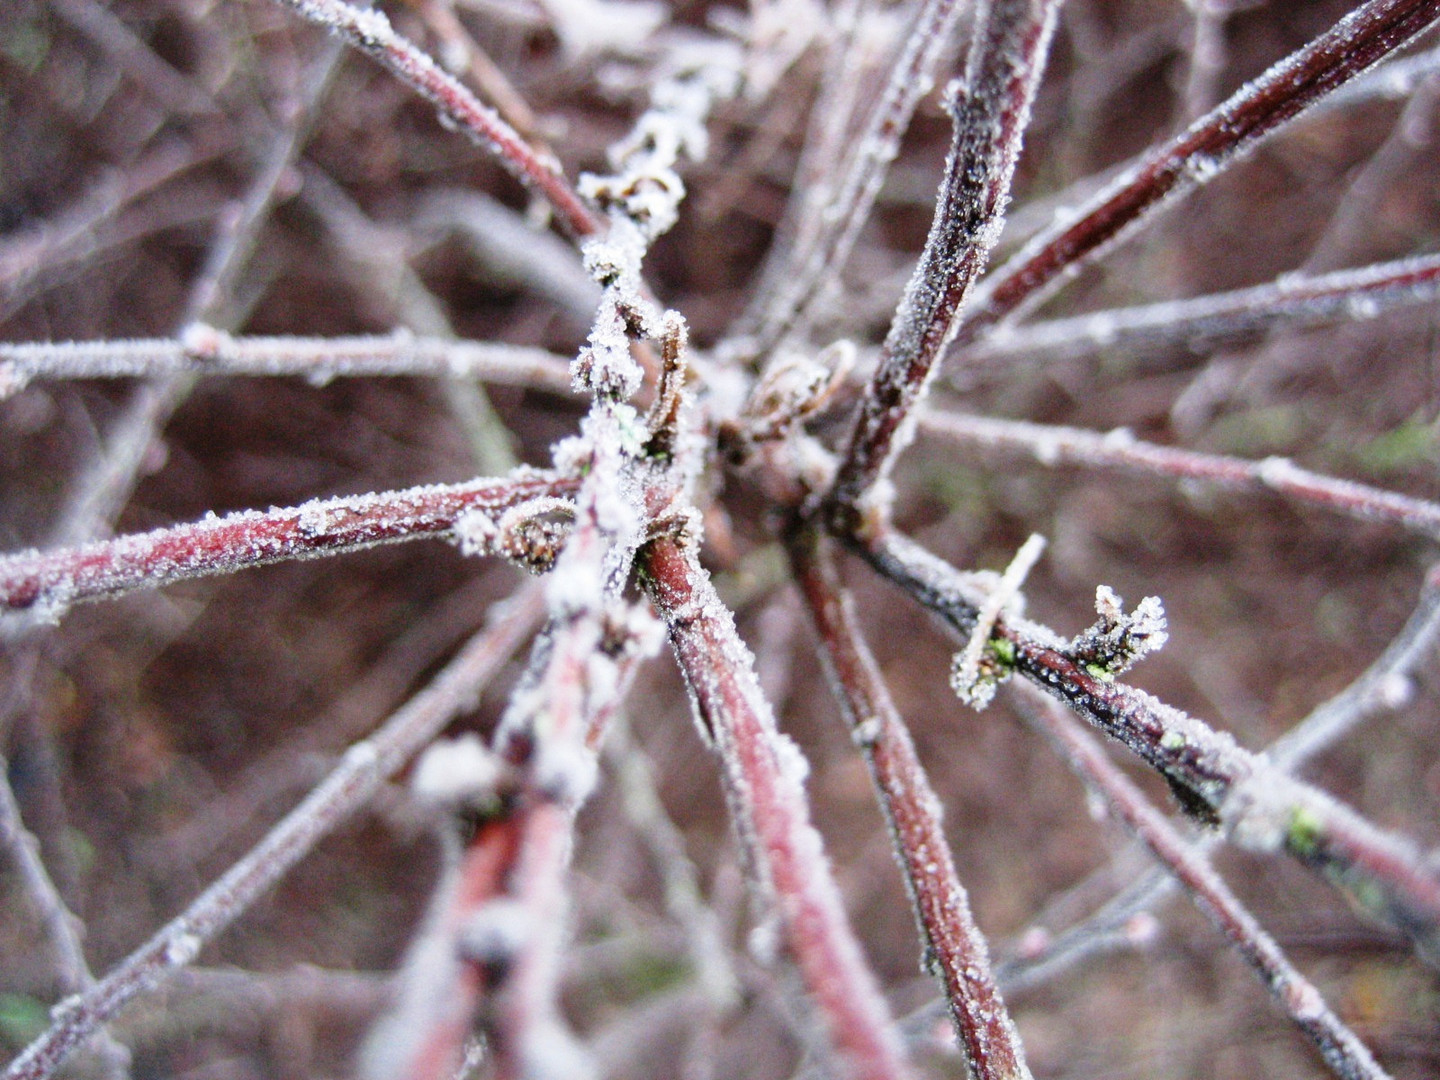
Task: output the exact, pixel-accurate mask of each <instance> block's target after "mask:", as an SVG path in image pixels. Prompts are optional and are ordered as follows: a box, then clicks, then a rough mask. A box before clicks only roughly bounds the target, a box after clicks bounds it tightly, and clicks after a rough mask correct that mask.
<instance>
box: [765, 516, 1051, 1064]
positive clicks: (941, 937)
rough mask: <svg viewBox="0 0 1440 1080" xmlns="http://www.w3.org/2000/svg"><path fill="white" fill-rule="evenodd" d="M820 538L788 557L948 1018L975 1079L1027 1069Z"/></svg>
mask: <svg viewBox="0 0 1440 1080" xmlns="http://www.w3.org/2000/svg"><path fill="white" fill-rule="evenodd" d="M823 543H824V541H822V540H821V538H820V537H819V536H817V535H815V534H813V533H811V534H808V535H803V536H800V537H797V538H796V539H795V540H793V541H792V542H791V544H790V560H791V565H792V567H793V568H794V572H795V580H796V582H797V583H798V584H799V586H800V591H801V592H802V593H803V594H804V597H805V601H806V603H807V605H808V606H809V609H810V615H811V618H812V619H813V620H814V623H815V629H816V632H817V634H818V635H819V638H820V642H821V645H822V647H823V649H824V658H825V661H826V669H827V672H828V674H829V676H830V682H831V685H832V686H833V687H834V689H835V694H836V697H837V698H838V699H839V701H840V703H841V706H842V708H843V709H844V710H845V713H846V717H847V719H848V720H849V721H850V725H851V733H852V736H853V737H854V739H855V741H856V743H858V744H859V746H860V749H861V751H862V752H863V753H864V755H865V761H866V764H868V765H869V767H870V776H871V779H872V780H873V781H874V782H875V788H876V795H877V797H878V798H879V800H880V804H881V807H882V808H883V809H884V811H885V816H886V818H887V819H888V820H889V822H890V830H891V835H892V837H893V839H894V843H895V852H896V855H897V856H898V857H899V860H900V864H901V867H902V868H903V870H904V873H905V882H906V885H907V887H908V890H909V893H910V902H911V904H912V906H913V907H914V910H915V917H916V921H917V922H918V923H919V925H920V933H921V938H922V941H923V943H924V949H925V953H924V955H925V959H926V963H927V966H928V967H929V968H930V970H931V971H932V972H933V973H934V974H935V975H936V977H937V978H939V980H940V982H941V984H942V985H943V986H944V989H945V996H946V998H947V1000H948V1001H949V1005H950V1017H951V1020H952V1021H953V1023H954V1025H955V1031H956V1034H957V1035H958V1036H959V1039H960V1045H961V1046H963V1047H964V1048H965V1050H966V1053H967V1055H968V1057H969V1060H970V1064H971V1067H972V1069H973V1070H974V1074H975V1076H976V1077H977V1080H1002V1078H1004V1080H1015V1078H1024V1077H1029V1075H1030V1070H1029V1069H1028V1068H1027V1067H1026V1064H1025V1054H1024V1048H1023V1047H1022V1046H1021V1044H1020V1038H1019V1035H1018V1034H1017V1033H1016V1031H1015V1026H1014V1024H1013V1023H1012V1022H1011V1020H1010V1014H1009V1012H1008V1011H1007V1010H1006V1008H1005V1003H1004V1001H1003V1000H1002V999H1001V997H1000V992H999V990H998V989H997V988H996V986H995V979H994V976H993V975H992V973H991V968H990V956H989V949H988V948H987V946H986V943H985V937H984V935H983V934H982V933H981V931H980V928H979V926H977V925H976V923H975V919H974V916H973V915H972V914H971V912H970V900H969V897H968V896H967V895H966V892H965V887H964V886H963V885H962V884H961V883H960V879H959V876H958V875H957V874H956V872H955V863H954V858H953V857H952V855H951V852H950V845H949V844H948V843H947V842H946V840H945V832H944V829H943V827H942V825H941V819H940V811H939V806H940V804H939V800H938V799H937V798H936V795H935V792H934V789H933V788H931V786H930V781H929V779H928V778H927V777H926V775H925V770H924V768H923V767H922V766H921V764H920V759H919V757H918V756H917V754H916V753H915V744H914V743H913V742H912V741H911V739H910V733H909V731H908V730H907V729H906V727H905V722H904V721H903V720H902V719H901V717H900V713H899V710H897V709H896V707H895V703H894V701H893V700H892V699H891V697H890V693H889V691H888V690H887V689H886V687H885V683H884V681H883V680H882V679H881V677H880V671H879V667H878V665H877V664H876V663H875V658H874V657H873V656H872V655H871V653H870V650H869V648H868V647H867V646H866V644H865V641H864V638H862V637H861V635H860V630H859V626H858V625H857V624H856V621H855V614H854V610H853V608H852V605H851V601H850V596H849V594H848V593H847V592H845V591H844V589H843V587H842V586H841V584H840V580H839V574H838V573H837V571H836V568H835V564H834V559H833V558H832V557H831V555H830V553H829V551H827V550H825V548H824V547H822V544H823Z"/></svg>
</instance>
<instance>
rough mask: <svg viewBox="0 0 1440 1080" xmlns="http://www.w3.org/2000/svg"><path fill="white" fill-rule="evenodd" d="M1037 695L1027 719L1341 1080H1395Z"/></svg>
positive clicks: (1056, 709) (1178, 839) (1110, 765)
mask: <svg viewBox="0 0 1440 1080" xmlns="http://www.w3.org/2000/svg"><path fill="white" fill-rule="evenodd" d="M1034 694H1035V696H1036V697H1037V698H1038V699H1039V700H1038V701H1036V702H1033V703H1027V707H1026V708H1025V709H1024V712H1025V715H1026V716H1027V718H1028V719H1029V720H1030V721H1031V723H1033V724H1034V725H1035V726H1037V727H1038V728H1040V730H1042V731H1043V732H1044V733H1045V734H1046V735H1048V736H1049V737H1050V739H1051V741H1052V742H1053V743H1054V744H1055V745H1056V746H1057V747H1058V748H1059V750H1060V752H1061V755H1062V756H1063V757H1064V758H1065V760H1066V762H1067V763H1068V764H1069V765H1070V767H1071V768H1073V769H1074V770H1075V771H1076V772H1077V773H1078V774H1079V775H1080V776H1081V778H1082V779H1083V780H1084V781H1085V782H1086V784H1087V785H1088V786H1089V787H1091V788H1092V789H1093V790H1095V791H1097V792H1099V793H1100V794H1101V795H1103V797H1104V798H1105V801H1106V802H1107V803H1108V804H1109V806H1110V809H1111V811H1112V812H1113V813H1114V814H1115V815H1116V816H1117V817H1118V818H1119V819H1120V820H1121V821H1122V822H1123V823H1124V824H1125V826H1126V827H1127V828H1128V829H1129V830H1130V831H1131V832H1132V833H1133V834H1134V835H1135V836H1137V837H1138V838H1139V839H1140V840H1141V841H1143V842H1144V844H1145V846H1146V847H1148V848H1149V849H1150V851H1151V853H1152V854H1154V856H1155V857H1156V858H1157V859H1159V860H1160V861H1161V862H1162V863H1164V864H1165V866H1166V868H1167V869H1168V870H1169V872H1170V873H1171V874H1173V875H1174V876H1175V877H1176V878H1177V879H1178V880H1179V881H1180V883H1181V884H1182V885H1183V886H1184V887H1185V888H1186V889H1187V890H1189V892H1190V894H1191V895H1192V896H1193V897H1194V899H1195V901H1196V904H1197V905H1198V906H1199V908H1200V910H1201V911H1203V912H1204V913H1205V914H1206V915H1207V916H1208V917H1209V918H1210V920H1211V922H1213V923H1214V924H1215V926H1216V927H1217V928H1218V929H1219V930H1220V931H1221V933H1223V934H1224V935H1225V936H1226V937H1227V938H1229V940H1230V943H1231V944H1232V945H1233V946H1234V947H1235V949H1236V951H1237V952H1239V953H1240V955H1241V956H1242V957H1244V959H1245V960H1246V961H1247V962H1248V963H1249V964H1250V965H1251V967H1253V968H1254V969H1255V970H1256V972H1257V973H1258V974H1259V975H1260V978H1261V979H1262V981H1263V982H1264V983H1265V986H1266V988H1267V989H1268V990H1269V991H1270V996H1271V997H1272V998H1274V999H1275V1002H1276V1004H1278V1005H1279V1006H1280V1007H1281V1008H1282V1009H1283V1010H1284V1011H1285V1013H1286V1014H1287V1015H1288V1016H1289V1017H1290V1019H1291V1020H1293V1021H1294V1022H1295V1024H1296V1025H1297V1026H1298V1027H1299V1028H1300V1030H1302V1031H1303V1032H1305V1034H1306V1035H1307V1036H1309V1037H1310V1039H1311V1040H1312V1041H1313V1042H1314V1043H1315V1045H1316V1046H1317V1047H1319V1049H1320V1054H1321V1056H1322V1057H1324V1059H1325V1062H1326V1064H1328V1065H1329V1066H1330V1068H1331V1069H1332V1070H1333V1071H1334V1072H1335V1075H1336V1076H1339V1077H1341V1078H1342V1080H1382V1078H1384V1077H1386V1076H1388V1074H1387V1073H1386V1072H1385V1070H1383V1069H1382V1068H1380V1066H1379V1065H1378V1064H1376V1062H1375V1059H1374V1057H1372V1056H1371V1054H1370V1051H1369V1050H1368V1049H1366V1047H1365V1045H1364V1044H1363V1043H1361V1042H1360V1040H1359V1039H1358V1038H1357V1037H1356V1036H1355V1033H1354V1032H1353V1031H1351V1030H1350V1029H1349V1028H1348V1027H1346V1026H1345V1024H1344V1022H1343V1021H1341V1019H1340V1018H1339V1017H1338V1016H1336V1015H1335V1013H1334V1012H1332V1011H1331V1009H1330V1007H1329V1006H1328V1005H1326V1004H1325V999H1324V998H1322V997H1321V996H1320V991H1319V990H1317V989H1316V988H1315V986H1314V984H1313V983H1311V982H1310V981H1309V980H1308V979H1306V978H1305V976H1304V975H1302V974H1301V973H1300V971H1299V970H1298V969H1296V967H1295V966H1294V965H1293V964H1291V963H1290V960H1289V959H1288V958H1287V957H1286V956H1285V954H1284V952H1282V951H1281V949H1280V947H1279V946H1278V945H1277V944H1276V943H1275V940H1274V939H1273V938H1272V937H1271V936H1270V935H1269V934H1267V933H1266V932H1265V930H1264V928H1263V927H1261V925H1260V924H1259V923H1258V922H1257V921H1256V920H1255V917H1254V916H1253V915H1251V914H1250V912H1249V911H1248V910H1247V909H1246V908H1245V906H1244V905H1243V904H1242V903H1241V902H1240V900H1239V899H1238V898H1237V897H1236V896H1235V894H1234V893H1232V892H1231V891H1230V888H1229V886H1227V885H1226V884H1225V882H1224V880H1223V879H1222V878H1221V877H1220V875H1219V874H1217V873H1216V872H1215V869H1214V867H1212V866H1211V865H1210V862H1209V860H1207V859H1206V858H1205V856H1204V855H1203V854H1202V853H1201V852H1200V851H1198V850H1197V849H1196V848H1195V847H1194V846H1193V845H1191V844H1190V843H1189V842H1187V841H1186V840H1185V838H1184V837H1182V836H1181V835H1180V833H1179V832H1178V831H1176V829H1175V828H1174V826H1172V825H1171V824H1170V822H1169V821H1168V820H1167V819H1166V817H1165V815H1164V814H1162V813H1161V812H1160V811H1159V810H1158V809H1156V807H1155V806H1154V805H1153V804H1152V803H1151V802H1150V800H1149V799H1147V798H1146V797H1145V795H1144V794H1143V793H1142V792H1141V791H1140V789H1139V788H1138V787H1136V786H1135V784H1134V782H1133V781H1131V780H1130V778H1129V777H1128V776H1126V775H1125V774H1124V773H1123V772H1122V771H1121V770H1120V769H1119V768H1118V767H1117V766H1116V765H1115V763H1114V762H1112V761H1111V760H1110V758H1109V757H1108V756H1107V755H1106V754H1105V752H1104V750H1103V749H1101V747H1100V745H1099V744H1098V743H1097V742H1096V741H1095V739H1094V738H1093V737H1092V736H1091V735H1090V734H1089V732H1087V731H1085V730H1084V729H1083V728H1082V727H1081V726H1080V724H1079V723H1078V722H1077V721H1076V719H1075V718H1074V717H1073V716H1071V715H1067V713H1066V712H1065V710H1064V709H1062V708H1060V706H1059V705H1058V704H1057V703H1055V702H1054V701H1053V700H1051V699H1048V698H1045V697H1044V696H1043V695H1041V694H1040V693H1039V691H1034Z"/></svg>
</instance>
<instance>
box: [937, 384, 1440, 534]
mask: <svg viewBox="0 0 1440 1080" xmlns="http://www.w3.org/2000/svg"><path fill="white" fill-rule="evenodd" d="M920 429H921V431H923V432H925V433H926V434H929V435H934V436H938V437H940V438H944V439H954V440H956V441H959V442H962V443H965V444H967V445H970V446H979V447H984V448H985V449H992V450H993V449H999V450H1003V451H1010V452H1023V453H1028V454H1030V455H1031V456H1033V457H1034V458H1035V459H1036V460H1037V461H1038V462H1040V464H1042V465H1045V466H1059V465H1080V466H1084V467H1086V468H1092V469H1122V470H1125V471H1127V472H1135V473H1144V474H1149V475H1152V476H1157V475H1158V476H1170V477H1175V478H1176V479H1179V480H1185V481H1204V482H1208V483H1212V484H1216V485H1218V486H1221V487H1227V488H1237V489H1240V490H1247V491H1273V492H1276V493H1277V494H1280V495H1284V496H1286V497H1287V498H1291V499H1294V500H1296V501H1297V502H1303V503H1306V504H1309V505H1314V506H1319V507H1322V508H1324V509H1326V510H1331V511H1334V512H1336V513H1340V514H1345V515H1347V516H1349V517H1354V518H1359V519H1360V520H1362V521H1381V522H1385V523H1386V524H1392V525H1399V526H1401V527H1402V528H1406V529H1410V530H1413V531H1415V532H1418V533H1422V534H1424V535H1426V536H1429V537H1431V538H1433V539H1440V504H1437V503H1433V502H1430V501H1429V500H1428V499H1416V498H1412V497H1410V496H1408V495H1399V494H1396V493H1395V492H1393V491H1387V490H1385V489H1383V488H1376V487H1371V486H1370V485H1368V484H1360V483H1357V482H1355V481H1353V480H1339V479H1336V478H1335V477H1331V476H1325V475H1324V474H1323V473H1316V472H1311V471H1310V470H1308V469H1302V468H1300V467H1299V466H1298V465H1293V464H1291V463H1290V461H1289V460H1288V459H1286V458H1278V457H1272V458H1266V459H1264V460H1263V461H1248V460H1246V459H1245V458H1238V457H1230V456H1228V455H1224V454H1202V453H1198V452H1196V451H1193V450H1181V449H1179V448H1177V447H1173V446H1159V445H1156V444H1155V443H1147V442H1142V441H1140V440H1138V439H1136V438H1135V437H1134V436H1133V435H1131V434H1130V432H1129V431H1127V430H1125V429H1124V428H1119V429H1117V430H1115V431H1111V432H1108V433H1105V434H1101V433H1099V432H1093V431H1084V430H1082V429H1080V428H1071V427H1061V426H1058V425H1050V424H1032V423H1028V422H1026V421H1022V420H997V419H991V418H989V417H983V416H969V415H965V414H961V413H950V412H929V413H927V414H925V415H924V416H923V417H921V419H920Z"/></svg>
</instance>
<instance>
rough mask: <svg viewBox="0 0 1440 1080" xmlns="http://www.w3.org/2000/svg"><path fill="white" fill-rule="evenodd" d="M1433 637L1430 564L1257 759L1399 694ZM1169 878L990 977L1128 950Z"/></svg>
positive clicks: (1150, 879)
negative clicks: (1403, 600) (1361, 662)
mask: <svg viewBox="0 0 1440 1080" xmlns="http://www.w3.org/2000/svg"><path fill="white" fill-rule="evenodd" d="M1437 635H1440V582H1437V571H1436V569H1435V568H1433V567H1432V569H1431V571H1430V573H1429V574H1427V575H1426V580H1425V584H1424V586H1423V587H1422V588H1421V592H1420V598H1419V600H1418V601H1417V602H1416V605H1415V610H1414V611H1413V612H1411V614H1410V618H1409V619H1408V620H1406V622H1405V625H1404V626H1403V627H1401V628H1400V631H1399V632H1398V633H1397V634H1396V635H1395V637H1394V638H1393V639H1392V640H1391V642H1390V644H1389V645H1388V646H1386V648H1385V650H1384V652H1383V653H1381V655H1380V656H1379V657H1377V658H1376V659H1375V661H1374V662H1373V663H1372V664H1371V665H1370V666H1369V667H1368V668H1366V669H1365V671H1363V672H1362V673H1361V674H1360V675H1359V676H1358V677H1357V678H1356V679H1355V680H1354V681H1352V682H1351V683H1350V684H1349V685H1348V686H1346V687H1345V689H1344V690H1342V691H1340V693H1338V694H1336V695H1335V696H1334V697H1332V698H1330V699H1328V700H1327V701H1325V702H1323V703H1321V704H1320V705H1318V706H1316V707H1315V708H1314V709H1313V710H1311V712H1310V713H1309V715H1307V716H1306V717H1305V718H1304V719H1302V720H1301V721H1300V722H1299V723H1298V724H1296V725H1295V726H1294V727H1293V728H1291V730H1290V731H1289V732H1287V733H1286V734H1284V735H1282V736H1281V737H1280V738H1279V739H1277V740H1276V741H1275V742H1274V743H1272V744H1271V745H1270V746H1269V747H1268V748H1267V749H1266V750H1265V754H1264V756H1265V758H1266V759H1268V760H1269V761H1270V762H1271V763H1273V764H1274V765H1275V767H1276V768H1279V769H1283V770H1285V771H1286V772H1290V771H1294V770H1296V769H1299V768H1301V767H1302V766H1303V765H1304V764H1305V762H1307V761H1308V760H1309V759H1310V758H1312V757H1313V756H1314V755H1315V754H1317V753H1319V752H1320V751H1321V750H1323V749H1324V748H1325V747H1327V746H1330V745H1332V744H1333V743H1334V742H1335V740H1336V739H1338V738H1340V737H1341V736H1342V735H1343V734H1345V733H1346V732H1348V731H1350V730H1351V729H1352V728H1353V727H1354V726H1355V725H1356V724H1358V723H1359V722H1360V721H1361V720H1363V719H1365V718H1366V717H1368V716H1370V715H1372V714H1373V713H1375V712H1377V711H1378V710H1380V709H1383V708H1386V707H1394V706H1395V705H1396V704H1398V702H1399V701H1402V700H1404V698H1405V697H1406V696H1407V695H1408V693H1409V686H1410V673H1411V671H1412V670H1413V669H1414V668H1415V666H1416V665H1417V664H1418V663H1419V662H1420V661H1421V660H1422V659H1423V658H1424V657H1425V655H1426V654H1427V653H1428V652H1430V651H1431V650H1433V649H1434V647H1435V641H1436V637H1437ZM1220 840H1221V837H1220V836H1218V835H1216V834H1213V833H1212V834H1209V835H1204V836H1201V837H1199V838H1198V839H1197V840H1195V841H1194V846H1195V848H1196V849H1197V850H1199V851H1201V852H1209V851H1210V850H1211V849H1212V848H1214V847H1215V845H1216V844H1218V843H1219V842H1220ZM1174 884H1175V881H1174V878H1172V877H1170V876H1169V875H1168V874H1166V873H1165V872H1164V871H1163V870H1159V869H1157V870H1155V871H1153V872H1151V873H1148V874H1145V875H1143V876H1141V877H1140V878H1139V879H1137V880H1136V881H1134V882H1132V883H1131V884H1130V885H1128V886H1126V887H1125V888H1124V889H1123V890H1121V891H1120V892H1119V893H1118V894H1116V895H1115V896H1114V897H1113V898H1112V899H1111V900H1110V901H1109V902H1108V903H1106V904H1105V905H1104V906H1103V907H1102V908H1100V909H1099V910H1097V911H1095V912H1094V914H1092V915H1091V916H1089V917H1088V918H1085V919H1083V920H1081V921H1080V922H1077V923H1075V924H1074V925H1072V926H1070V927H1069V928H1067V929H1066V930H1064V931H1063V932H1061V933H1058V934H1056V935H1054V936H1053V937H1049V938H1048V939H1047V940H1046V941H1045V942H1044V943H1043V944H1042V945H1041V946H1040V947H1038V948H1033V949H1024V950H1020V951H1018V952H1017V954H1016V955H1015V956H1013V957H1012V958H1011V959H1009V960H1006V961H1003V962H1002V963H1000V964H999V965H998V966H997V978H998V979H999V981H1000V983H1001V985H1002V986H1004V987H1005V989H1006V990H1007V992H1009V991H1010V990H1011V988H1012V987H1030V986H1034V985H1036V984H1038V983H1041V982H1044V981H1046V980H1047V979H1050V978H1052V977H1054V976H1055V975H1057V974H1059V973H1061V972H1064V971H1069V970H1073V969H1074V968H1075V966H1076V965H1078V964H1080V963H1082V962H1084V961H1086V960H1087V959H1089V958H1090V957H1092V956H1095V955H1096V954H1098V953H1104V952H1113V951H1115V950H1118V949H1133V948H1136V947H1137V946H1139V945H1141V944H1143V943H1144V941H1146V940H1149V937H1147V935H1145V934H1143V933H1141V934H1137V933H1136V930H1137V928H1139V929H1142V930H1143V928H1144V926H1145V925H1146V920H1147V919H1150V918H1152V917H1150V916H1149V915H1148V913H1149V911H1150V910H1152V909H1153V908H1154V907H1155V906H1156V905H1158V904H1160V903H1161V902H1162V901H1163V900H1164V899H1165V898H1166V897H1168V896H1169V895H1170V894H1171V892H1172V891H1173V887H1174ZM1082 887H1083V886H1082ZM1151 936H1153V935H1151Z"/></svg>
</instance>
